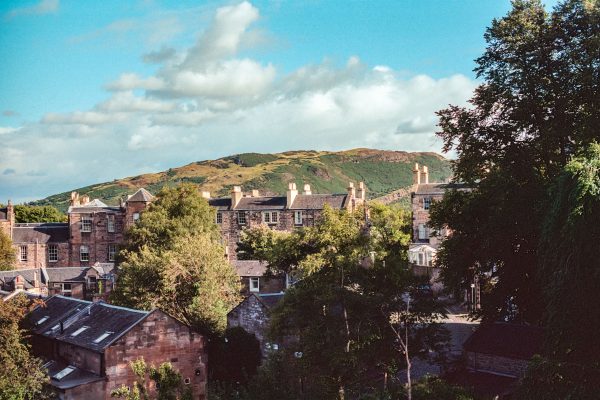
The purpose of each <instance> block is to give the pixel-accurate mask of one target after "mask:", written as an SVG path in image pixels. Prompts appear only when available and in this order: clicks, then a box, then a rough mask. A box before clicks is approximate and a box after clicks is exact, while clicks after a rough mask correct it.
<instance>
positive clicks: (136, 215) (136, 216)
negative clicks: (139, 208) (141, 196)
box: [132, 213, 140, 223]
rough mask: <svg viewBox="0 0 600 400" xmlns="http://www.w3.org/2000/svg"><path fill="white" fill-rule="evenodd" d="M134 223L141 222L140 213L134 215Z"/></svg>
mask: <svg viewBox="0 0 600 400" xmlns="http://www.w3.org/2000/svg"><path fill="white" fill-rule="evenodd" d="M132 218H133V223H137V222H138V221H139V220H140V213H133V216H132Z"/></svg>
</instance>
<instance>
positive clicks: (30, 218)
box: [14, 204, 67, 223]
mask: <svg viewBox="0 0 600 400" xmlns="http://www.w3.org/2000/svg"><path fill="white" fill-rule="evenodd" d="M14 209H15V222H18V223H23V222H67V216H66V215H65V214H63V213H61V212H60V211H58V210H57V209H56V208H54V207H52V206H30V205H26V204H19V205H16V206H15V207H14Z"/></svg>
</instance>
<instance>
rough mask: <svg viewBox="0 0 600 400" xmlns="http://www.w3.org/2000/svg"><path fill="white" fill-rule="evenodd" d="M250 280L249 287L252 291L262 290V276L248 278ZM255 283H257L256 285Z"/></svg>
mask: <svg viewBox="0 0 600 400" xmlns="http://www.w3.org/2000/svg"><path fill="white" fill-rule="evenodd" d="M248 282H249V284H248V287H249V288H250V291H251V292H260V278H256V277H252V278H249V279H248ZM254 283H256V285H255V284H254Z"/></svg>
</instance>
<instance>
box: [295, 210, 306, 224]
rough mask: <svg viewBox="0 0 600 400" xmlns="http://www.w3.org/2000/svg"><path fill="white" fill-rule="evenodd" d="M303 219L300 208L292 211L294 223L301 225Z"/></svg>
mask: <svg viewBox="0 0 600 400" xmlns="http://www.w3.org/2000/svg"><path fill="white" fill-rule="evenodd" d="M298 217H299V218H298ZM303 220H304V213H303V212H302V210H298V211H294V225H302V223H303V222H304V221H303Z"/></svg>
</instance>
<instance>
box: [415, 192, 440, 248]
mask: <svg viewBox="0 0 600 400" xmlns="http://www.w3.org/2000/svg"><path fill="white" fill-rule="evenodd" d="M415 188H416V187H415ZM443 197H444V195H443V193H442V194H417V193H413V195H412V198H411V208H412V215H413V243H420V242H421V243H422V242H426V243H430V244H431V245H432V246H433V247H437V246H439V244H440V242H441V241H442V240H443V238H442V237H428V239H427V240H419V225H421V224H423V225H425V226H427V224H429V210H425V209H424V207H423V201H424V199H425V198H431V200H432V201H439V200H442V198H443ZM429 233H431V232H429Z"/></svg>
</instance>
